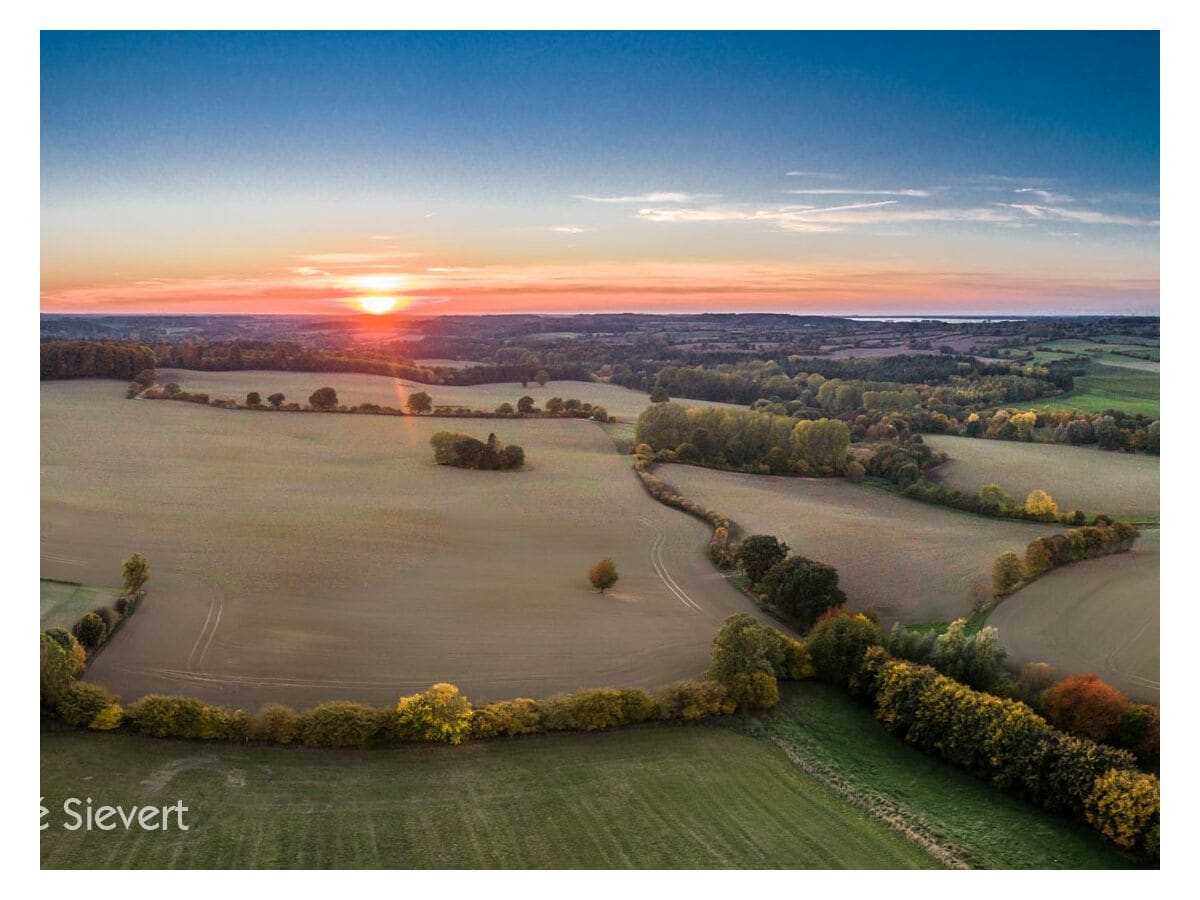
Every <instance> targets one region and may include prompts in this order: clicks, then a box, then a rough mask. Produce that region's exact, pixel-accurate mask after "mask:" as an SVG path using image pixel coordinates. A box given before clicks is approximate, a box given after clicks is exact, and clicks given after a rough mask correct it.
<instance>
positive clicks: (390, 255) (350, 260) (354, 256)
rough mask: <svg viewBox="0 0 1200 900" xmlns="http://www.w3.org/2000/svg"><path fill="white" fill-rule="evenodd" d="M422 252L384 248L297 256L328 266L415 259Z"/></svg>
mask: <svg viewBox="0 0 1200 900" xmlns="http://www.w3.org/2000/svg"><path fill="white" fill-rule="evenodd" d="M421 255H422V254H420V253H416V252H411V251H405V250H383V251H377V252H368V253H306V254H304V255H302V256H298V257H296V258H297V259H299V260H300V261H301V262H307V263H316V264H317V265H326V266H357V265H364V264H374V263H384V262H394V261H396V260H400V259H414V258H416V257H419V256H421Z"/></svg>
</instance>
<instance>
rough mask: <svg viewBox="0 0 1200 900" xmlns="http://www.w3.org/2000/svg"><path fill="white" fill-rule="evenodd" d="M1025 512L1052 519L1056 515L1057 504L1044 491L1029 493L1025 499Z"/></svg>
mask: <svg viewBox="0 0 1200 900" xmlns="http://www.w3.org/2000/svg"><path fill="white" fill-rule="evenodd" d="M1025 511H1026V512H1027V513H1029V514H1030V515H1034V516H1039V517H1042V518H1054V517H1055V516H1057V515H1058V504H1057V503H1055V502H1054V498H1053V497H1051V496H1050V495H1049V494H1047V493H1046V492H1045V491H1041V490H1038V491H1030V493H1029V496H1028V497H1026V498H1025Z"/></svg>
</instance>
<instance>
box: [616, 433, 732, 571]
mask: <svg viewBox="0 0 1200 900" xmlns="http://www.w3.org/2000/svg"><path fill="white" fill-rule="evenodd" d="M635 453H636V454H637V455H636V457H635V458H634V461H633V471H634V472H635V473H636V474H637V477H638V480H639V481H641V483H642V487H644V488H645V489H646V493H648V494H649V495H650V496H651V497H653V498H654V499H655V500H657V501H658V502H659V503H662V504H664V505H665V506H670V507H672V508H673V509H678V510H680V511H682V512H685V513H687V514H688V515H691V516H695V517H696V518H697V519H703V520H704V521H705V522H707V523H708V524H709V525H711V526H712V528H713V534H712V538H711V539H710V540H709V542H708V558H709V559H711V560H712V561H713V563H714V564H715V565H716V566H717V567H718V568H721V569H727V568H729V567H730V566H732V565H733V553H732V549H731V546H730V541H731V540H732V536H733V534H734V532H735V531H736V529H737V526H736V525H734V523H733V522H732V521H731V520H730V519H729V518H728V517H726V516H723V515H721V514H720V513H718V512H716V511H714V510H711V509H707V508H706V507H703V506H701V505H700V504H699V503H693V502H692V501H691V500H688V499H687V498H686V497H684V496H683V495H682V494H680V493H679V492H678V491H677V490H675V488H673V487H671V485H669V484H667V483H666V482H665V481H663V480H662V479H661V478H659V477H658V476H657V475H655V474H653V472H652V471H651V470H652V468H653V466H654V451H653V450H651V449H650V446H649V445H648V444H640V445H639V446H638V447H637V448H636V449H635Z"/></svg>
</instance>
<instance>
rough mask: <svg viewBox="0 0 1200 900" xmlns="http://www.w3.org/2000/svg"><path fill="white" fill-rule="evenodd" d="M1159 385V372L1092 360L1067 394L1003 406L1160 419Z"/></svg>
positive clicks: (1132, 360) (1130, 361)
mask: <svg viewBox="0 0 1200 900" xmlns="http://www.w3.org/2000/svg"><path fill="white" fill-rule="evenodd" d="M1116 358H1117V359H1120V357H1116ZM1128 362H1129V363H1136V362H1137V360H1134V359H1129V360H1128ZM1158 385H1159V375H1158V372H1146V371H1142V370H1141V369H1138V368H1132V367H1130V366H1127V365H1121V366H1116V365H1102V364H1099V363H1093V364H1092V365H1091V366H1090V367H1089V369H1088V374H1087V375H1081V376H1077V377H1076V378H1075V387H1074V389H1073V390H1071V391H1069V392H1068V393H1066V394H1063V395H1061V396H1059V397H1041V398H1038V399H1037V400H1030V401H1028V402H1026V403H1011V404H1010V403H1006V404H1004V405H1005V407H1006V408H1008V409H1035V410H1051V411H1054V410H1069V411H1072V412H1083V413H1098V412H1104V411H1105V410H1108V409H1119V410H1122V411H1124V412H1127V413H1134V414H1138V415H1144V416H1150V417H1151V418H1154V419H1157V418H1158V414H1159V395H1158V391H1159V387H1158Z"/></svg>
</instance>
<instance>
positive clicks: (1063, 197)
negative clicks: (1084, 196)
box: [1013, 187, 1075, 203]
mask: <svg viewBox="0 0 1200 900" xmlns="http://www.w3.org/2000/svg"><path fill="white" fill-rule="evenodd" d="M1013 193H1014V194H1033V196H1035V197H1037V198H1038V199H1039V200H1041V201H1042V202H1043V203H1070V202H1071V201H1073V200H1074V199H1075V198H1074V197H1071V196H1069V195H1067V194H1056V193H1054V191H1047V190H1045V189H1043V188H1028V187H1025V188H1017V189H1016V190H1015V191H1013Z"/></svg>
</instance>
